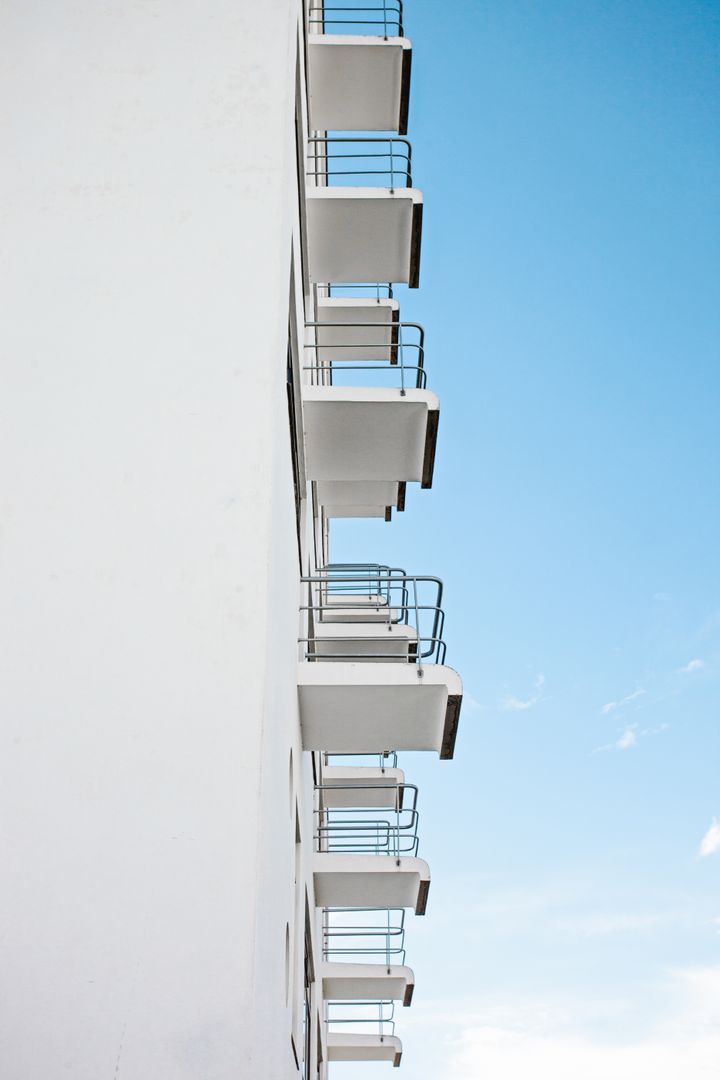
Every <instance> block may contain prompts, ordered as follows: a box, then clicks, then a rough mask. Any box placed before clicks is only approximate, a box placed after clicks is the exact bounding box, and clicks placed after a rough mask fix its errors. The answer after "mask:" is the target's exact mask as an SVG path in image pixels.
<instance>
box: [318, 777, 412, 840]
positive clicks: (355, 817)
mask: <svg viewBox="0 0 720 1080" xmlns="http://www.w3.org/2000/svg"><path fill="white" fill-rule="evenodd" d="M343 792H345V793H347V794H346V797H347V798H348V799H352V800H357V799H358V798H359V797H360V796H362V800H361V805H356V806H342V805H339V806H338V805H330V806H329V805H328V802H333V801H335V800H339V801H340V802H341V803H342V801H343V795H342V793H343ZM315 793H316V808H315V811H314V814H315V829H314V832H315V846H316V850H317V851H324V852H334V853H344V854H358V855H360V854H363V855H393V856H395V857H398V856H401V855H409V856H415V855H417V853H418V845H419V838H418V823H419V815H418V811H417V798H418V789H417V787H416V786H415V785H414V784H405V783H402V784H398V783H393V782H392V781H388V783H386V784H373V785H365V786H364V785H362V784H338V783H327V784H318V785H317V786H316V788H315ZM383 794H384V795H385V796H386V798H385V800H383V799H382V795H383Z"/></svg>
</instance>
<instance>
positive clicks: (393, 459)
mask: <svg viewBox="0 0 720 1080" xmlns="http://www.w3.org/2000/svg"><path fill="white" fill-rule="evenodd" d="M302 397H303V421H304V428H305V464H306V470H307V475H308V478H309V479H310V480H318V481H326V480H335V481H356V482H367V481H385V482H387V481H390V482H395V483H399V482H401V481H402V482H408V481H419V482H420V483H421V484H422V486H423V487H424V488H428V487H430V486H431V485H432V475H433V468H434V465H435V446H436V442H437V427H438V418H439V403H438V399H437V397H436V396H435V394H433V393H431V392H430V391H429V390H407V391H406V393H405V396H404V397H403V396H401V395H400V391H399V390H390V389H382V388H379V387H371V388H365V387H356V386H347V387H346V386H305V387H303V391H302Z"/></svg>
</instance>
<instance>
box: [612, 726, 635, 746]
mask: <svg viewBox="0 0 720 1080" xmlns="http://www.w3.org/2000/svg"><path fill="white" fill-rule="evenodd" d="M631 746H637V732H636V731H635V729H634V727H628V728H625V730H624V731H623V733H622V735H621V736H620V738H619V739H618V741H617V742H616V743H615V749H616V750H629V749H630V747H631Z"/></svg>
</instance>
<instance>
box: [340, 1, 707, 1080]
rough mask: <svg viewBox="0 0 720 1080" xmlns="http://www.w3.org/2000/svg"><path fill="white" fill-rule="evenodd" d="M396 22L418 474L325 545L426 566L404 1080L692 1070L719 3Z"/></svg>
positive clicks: (702, 902) (413, 5)
mask: <svg viewBox="0 0 720 1080" xmlns="http://www.w3.org/2000/svg"><path fill="white" fill-rule="evenodd" d="M406 32H407V34H408V36H409V37H410V38H411V39H412V41H413V46H414V55H413V85H412V93H411V113H410V130H409V134H410V138H411V139H412V143H413V151H414V159H415V169H414V172H415V182H416V185H417V186H418V187H419V188H420V189H421V190H422V191H423V194H424V198H425V203H426V206H425V223H424V235H423V251H422V274H421V288H420V289H419V290H417V291H416V292H410V291H408V290H402V291H401V293H400V299H401V305H402V307H401V314H402V316H403V317H404V318H406V319H411V320H416V321H418V322H421V323H422V324H423V325H424V326H425V328H426V331H427V335H428V340H427V345H428V351H427V365H428V370H429V373H430V386H431V387H432V388H433V389H434V390H436V392H437V393H438V394H439V395H440V399H441V419H440V439H439V447H438V458H437V467H436V473H435V483H434V487H433V489H432V491H431V492H421V491H420V490H419V488H417V487H415V488H413V489H412V490H411V491H409V497H408V508H407V511H406V512H405V514H404V515H398V516H396V518H395V520H394V521H393V523H392V524H391V525H385V524H384V523H382V522H367V523H362V522H356V521H354V522H346V523H345V522H343V523H336V524H335V527H334V529H333V543H332V557H333V558H334V559H335V560H337V561H345V560H347V561H351V560H354V561H381V562H389V563H393V564H396V565H400V566H404V567H406V568H407V569H408V571H410V572H419V573H423V572H424V573H431V574H438V575H440V576H441V577H442V578H443V579H444V581H445V584H446V595H447V604H446V610H447V622H446V626H447V640H448V646H449V647H448V662H449V663H450V664H452V666H454V667H456V668H457V669H458V671H459V672H460V673H461V675H462V676H463V679H464V683H465V688H466V701H465V705H464V708H463V715H462V718H461V727H460V735H459V738H458V744H457V751H456V757H455V760H454V761H453V762H438V761H437V760H435V759H430V758H429V757H424V756H423V755H405V757H404V762H403V764H404V766H405V768H406V772H407V774H408V778H409V779H411V780H416V781H417V782H418V783H419V784H420V788H421V791H420V800H421V801H420V809H421V814H422V818H421V829H422V845H421V854H423V855H424V856H425V857H426V858H427V859H428V861H429V862H430V865H431V870H432V873H433V884H432V888H431V890H430V903H429V908H428V915H427V917H426V918H425V919H412V920H411V925H410V931H409V934H408V949H409V952H408V962H409V963H410V964H411V965H413V966H414V967H415V969H416V975H417V990H416V996H415V1003H414V1005H413V1007H412V1008H411V1009H410V1010H404V1011H402V1012H401V1013H400V1016H399V1020H400V1024H399V1030H398V1033H399V1034H400V1035H401V1036H402V1035H404V1036H405V1058H404V1062H403V1069H404V1075H405V1076H407V1077H411V1078H412V1080H475V1078H476V1077H477V1078H478V1080H480V1078H481V1077H482V1078H483V1080H485V1078H487V1080H520V1078H521V1077H522V1078H523V1080H525V1078H526V1077H527V1076H529V1075H532V1076H533V1080H571V1078H572V1080H578V1078H580V1080H610V1078H612V1080H631V1078H632V1080H677V1077H678V1076H679V1075H682V1076H683V1078H684V1080H701V1078H702V1080H705V1077H708V1078H710V1077H713V1078H717V1076H718V1075H720V1035H719V1034H718V1032H719V1031H720V1026H719V1025H720V851H718V852H717V853H716V854H712V853H709V854H707V855H705V856H701V855H700V854H699V851H700V845H701V842H702V840H703V837H704V836H706V834H707V833H708V830H710V829H711V826H712V822H713V818H714V817H715V816H718V817H720V693H719V691H720V537H719V535H718V534H719V532H720V529H719V526H720V513H719V511H718V495H719V494H720V492H719V487H720V483H719V480H718V477H719V474H720V468H719V464H720V447H719V444H720V436H719V434H718V429H719V428H720V419H719V417H720V385H719V384H720V364H719V362H718V361H719V359H720V356H719V353H720V348H719V343H720V325H719V324H720V296H719V295H718V294H719V292H720V289H719V287H718V286H719V283H720V265H719V264H720V243H719V239H720V237H719V233H720V216H719V213H718V201H719V200H718V195H719V188H720V185H719V184H718V174H719V171H720V170H719V168H718V166H719V165H720V152H719V151H720V139H719V135H718V123H719V121H718V117H719V116H720V101H719V98H720V94H719V92H718V91H719V85H720V76H719V69H720V65H718V52H719V51H720V50H719V45H720V4H718V3H710V2H695V0H676V2H670V0H667V2H665V0H654V2H650V0H596V2H591V0H487V2H486V0H473V2H469V0H466V2H459V0H447V2H445V3H440V2H439V0H408V2H407V5H406ZM714 839H716V840H717V846H718V847H719V848H720V834H719V835H718V836H717V837H715V834H713V833H712V832H711V833H710V835H709V838H708V840H707V841H706V849H708V851H711V850H712V849H713V847H714V846H715V845H714V843H713V840H714ZM387 1069H388V1067H387V1066H376V1067H375V1066H371V1065H363V1066H362V1067H354V1066H335V1067H334V1072H333V1075H337V1076H338V1077H342V1078H343V1080H345V1078H347V1080H350V1078H355V1077H358V1078H360V1077H364V1078H366V1080H369V1078H370V1077H371V1076H375V1075H378V1076H379V1075H385V1074H386V1073H387Z"/></svg>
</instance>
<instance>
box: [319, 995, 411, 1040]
mask: <svg viewBox="0 0 720 1080" xmlns="http://www.w3.org/2000/svg"><path fill="white" fill-rule="evenodd" d="M325 1023H326V1024H327V1025H328V1030H330V1031H338V1034H339V1033H340V1032H339V1029H340V1028H342V1031H343V1033H347V1034H358V1035H359V1034H363V1035H364V1034H372V1035H382V1036H383V1037H385V1038H387V1037H388V1036H392V1035H394V1034H395V1002H394V1001H331V1002H328V1005H327V1016H326V1017H325Z"/></svg>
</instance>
